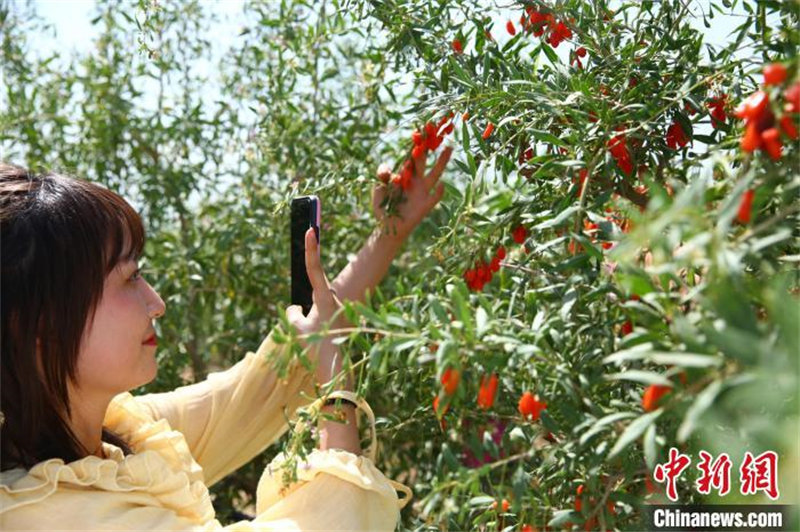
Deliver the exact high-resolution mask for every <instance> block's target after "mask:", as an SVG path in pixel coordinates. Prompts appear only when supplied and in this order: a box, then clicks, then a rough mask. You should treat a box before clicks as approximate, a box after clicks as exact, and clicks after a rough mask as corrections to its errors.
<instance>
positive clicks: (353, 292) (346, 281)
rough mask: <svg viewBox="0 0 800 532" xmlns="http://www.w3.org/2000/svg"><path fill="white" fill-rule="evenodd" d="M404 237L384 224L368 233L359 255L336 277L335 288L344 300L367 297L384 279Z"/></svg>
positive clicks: (359, 299)
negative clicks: (390, 231)
mask: <svg viewBox="0 0 800 532" xmlns="http://www.w3.org/2000/svg"><path fill="white" fill-rule="evenodd" d="M403 242H404V239H403V238H402V237H399V236H393V235H389V234H388V233H385V232H384V231H383V230H382V229H381V228H378V229H376V230H375V231H373V232H372V234H370V235H369V237H367V241H366V242H365V243H364V246H363V247H362V248H361V250H360V251H359V252H358V255H356V257H355V258H354V259H353V260H352V261H350V263H349V264H348V265H347V266H345V267H344V269H343V270H342V271H341V272H340V273H339V275H338V276H337V277H336V279H335V280H334V281H333V283H332V286H333V289H334V290H336V295H338V296H339V299H341V300H342V301H357V302H359V303H361V302H363V301H364V298H365V297H366V293H367V290H370V291H371V290H374V289H375V287H376V286H378V285H379V284H380V282H381V280H383V278H384V276H385V275H386V272H387V271H388V270H389V266H390V265H391V264H392V260H394V258H395V256H396V255H397V253H398V251H400V248H401V247H402V246H403Z"/></svg>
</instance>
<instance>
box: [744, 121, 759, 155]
mask: <svg viewBox="0 0 800 532" xmlns="http://www.w3.org/2000/svg"><path fill="white" fill-rule="evenodd" d="M739 146H741V148H742V150H744V151H746V152H753V151H756V150H757V149H758V148H759V147H760V146H761V133H759V131H758V124H756V123H755V122H748V123H747V125H746V126H745V127H744V135H742V140H741V142H740V143H739Z"/></svg>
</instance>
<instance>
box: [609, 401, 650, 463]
mask: <svg viewBox="0 0 800 532" xmlns="http://www.w3.org/2000/svg"><path fill="white" fill-rule="evenodd" d="M663 412H664V409H663V408H659V409H658V410H655V411H653V412H650V413H649V414H645V415H643V416H642V417H640V418H639V419H637V420H636V421H634V422H633V423H631V424H630V425H628V428H626V429H625V431H624V432H623V433H622V435H621V436H620V437H619V439H618V440H617V442H616V443H615V444H614V447H612V448H611V452H609V453H608V458H609V459H611V458H614V457H615V456H617V455H618V454H619V453H621V452H622V451H623V450H624V449H625V448H626V447H627V446H628V445H630V444H631V443H633V441H634V440H636V439H637V438H638V437H639V436H641V435H642V433H643V432H644V431H645V430H647V428H648V427H649V426H650V425H652V424H653V423H655V421H656V419H658V418H659V416H661V414H662V413H663Z"/></svg>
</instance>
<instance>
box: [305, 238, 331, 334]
mask: <svg viewBox="0 0 800 532" xmlns="http://www.w3.org/2000/svg"><path fill="white" fill-rule="evenodd" d="M306 271H307V272H308V280H309V281H311V288H312V289H313V290H314V304H315V305H316V306H317V307H318V308H319V310H320V315H321V316H322V317H323V318H324V319H328V318H330V315H329V314H332V313H333V309H334V308H335V304H336V301H335V300H334V299H333V294H332V293H331V288H330V284H329V283H328V279H327V278H326V277H325V272H323V271H322V261H321V259H320V253H319V244H318V243H317V237H316V235H315V233H314V229H313V228H309V230H308V231H306Z"/></svg>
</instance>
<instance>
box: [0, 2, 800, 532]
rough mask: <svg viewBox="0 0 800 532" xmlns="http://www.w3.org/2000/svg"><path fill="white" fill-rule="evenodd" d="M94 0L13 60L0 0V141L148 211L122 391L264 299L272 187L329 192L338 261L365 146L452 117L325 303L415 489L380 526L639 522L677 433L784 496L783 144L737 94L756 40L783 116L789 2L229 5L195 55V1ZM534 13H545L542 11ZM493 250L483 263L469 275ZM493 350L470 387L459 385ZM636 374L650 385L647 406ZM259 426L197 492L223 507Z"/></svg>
mask: <svg viewBox="0 0 800 532" xmlns="http://www.w3.org/2000/svg"><path fill="white" fill-rule="evenodd" d="M526 9H527V11H526ZM96 11H97V18H96V19H95V20H94V21H93V22H94V24H95V26H96V27H97V29H98V37H97V40H96V45H97V47H96V50H94V51H92V52H91V53H89V54H85V55H80V56H75V57H67V56H66V55H65V54H62V53H60V52H59V51H54V52H52V54H51V55H47V56H45V57H37V56H35V55H34V54H32V49H33V41H35V35H36V32H42V31H44V28H43V23H42V21H41V19H39V18H37V17H36V15H35V13H33V12H32V10H31V9H30V8H26V7H24V6H22V5H17V4H9V3H8V2H7V1H2V0H0V30H2V31H0V35H2V39H3V40H2V62H0V76H1V77H2V78H1V79H2V80H3V84H2V85H3V87H4V88H3V94H2V95H0V102H1V103H2V104H3V105H2V106H0V150H2V151H1V152H0V156H2V158H3V159H10V160H12V161H17V162H20V163H25V164H28V165H30V166H34V167H37V168H42V167H52V168H59V169H64V170H67V171H69V172H71V173H74V174H76V175H80V176H84V177H86V178H89V179H92V180H96V181H99V182H101V183H104V184H107V185H108V186H110V187H112V188H114V189H116V190H118V191H120V192H121V193H123V194H124V195H125V196H126V197H127V198H129V199H130V200H131V201H132V202H133V203H134V205H136V206H137V208H139V209H140V211H141V212H142V213H143V216H144V218H145V220H146V223H147V225H148V232H149V238H150V239H149V241H148V246H147V268H148V269H149V270H150V271H151V275H150V280H151V281H153V282H154V285H155V287H156V289H157V290H159V292H160V293H161V294H162V296H163V297H164V299H165V301H166V303H167V308H168V312H167V316H166V317H165V318H164V319H163V320H161V332H160V334H161V336H162V338H163V339H164V342H163V344H164V345H165V346H166V347H165V348H163V349H162V350H161V351H160V354H159V364H160V373H159V377H158V379H157V380H156V381H155V382H154V383H152V384H151V385H149V386H148V387H147V390H162V389H170V388H174V387H175V386H178V385H180V384H181V383H183V382H186V381H194V380H197V379H201V378H203V377H204V376H205V375H206V374H207V373H208V371H210V370H213V369H215V368H218V367H227V366H229V365H230V364H232V363H234V362H235V361H236V360H238V359H239V358H240V357H241V356H242V355H243V350H247V349H250V350H252V349H255V347H256V346H257V345H258V343H259V341H260V340H261V338H262V337H263V336H264V335H265V334H266V333H267V332H268V331H269V330H270V329H271V328H272V327H273V326H274V325H275V324H276V323H277V322H278V319H279V315H280V313H281V311H282V309H283V308H284V307H285V306H286V305H287V303H286V302H287V301H288V288H289V287H288V275H287V267H286V265H287V264H288V256H287V255H288V252H287V250H286V249H285V247H284V246H278V245H272V244H273V243H274V242H285V241H288V237H287V235H286V229H287V227H286V226H287V223H286V218H287V216H286V214H287V209H286V207H287V202H288V200H289V198H290V197H292V196H294V195H298V194H300V193H305V192H308V191H314V192H315V193H317V194H319V195H320V196H321V197H322V198H323V204H324V206H323V209H324V214H323V218H324V220H325V225H324V226H323V234H324V237H323V239H324V240H323V242H324V247H323V253H324V255H325V257H326V261H327V270H328V272H329V274H331V275H332V274H333V272H335V271H338V269H340V268H341V267H342V266H344V265H345V264H346V262H347V256H348V254H349V253H353V252H354V250H355V249H357V247H358V246H359V245H360V243H361V242H362V241H363V239H364V238H365V237H366V235H367V234H368V233H369V232H370V230H371V229H372V228H373V226H374V222H373V221H372V220H371V217H370V214H369V209H368V205H369V197H368V195H369V192H370V189H371V188H372V185H373V184H374V183H375V182H376V180H375V178H373V177H372V176H373V175H374V174H375V170H376V168H377V166H378V163H379V162H383V161H391V162H393V163H396V167H397V168H399V167H400V164H401V163H402V162H403V160H404V159H405V158H406V157H407V156H408V153H409V151H410V150H411V147H412V145H411V142H410V140H407V139H410V135H411V132H412V130H413V129H415V128H422V126H423V124H424V123H426V122H428V121H436V120H439V119H440V118H441V117H443V116H445V115H447V113H450V112H454V113H455V118H454V124H455V126H456V127H455V131H454V132H453V134H452V135H450V136H449V139H450V141H452V142H454V143H456V144H457V145H458V147H459V148H458V152H457V154H456V155H455V156H454V161H453V163H451V166H452V168H451V169H450V170H449V172H448V185H447V191H446V195H445V199H444V200H443V201H442V205H441V207H440V208H439V209H438V210H437V212H435V213H434V214H433V215H432V216H431V217H429V219H428V220H426V221H425V222H424V223H423V224H422V226H421V227H420V228H419V229H418V230H417V231H416V232H415V233H414V234H413V235H412V237H411V238H410V240H409V241H408V243H407V244H406V246H405V248H404V252H403V254H402V255H401V256H400V257H399V258H398V259H397V260H396V261H395V265H394V266H393V269H392V270H391V272H390V275H389V277H388V278H387V280H386V281H385V282H384V283H383V284H382V285H381V287H380V290H378V291H377V292H376V293H375V294H373V296H372V297H371V298H370V300H369V301H368V302H367V304H365V305H348V307H347V313H348V315H349V317H350V318H351V321H353V322H354V323H357V324H358V325H359V330H358V331H356V332H354V333H353V334H352V335H351V336H350V337H349V338H348V341H347V343H346V344H345V347H344V348H345V349H347V351H348V352H349V353H350V356H351V359H352V363H353V367H354V368H355V370H356V371H357V375H358V376H359V385H358V386H359V390H360V391H362V392H363V393H364V394H365V395H366V397H367V399H368V400H369V402H370V404H371V405H372V407H373V409H374V410H375V411H376V413H377V414H378V415H379V431H378V438H379V440H380V443H381V456H380V460H379V462H380V463H379V464H378V466H379V468H380V469H381V470H382V471H384V472H385V473H386V474H387V476H389V477H390V478H395V479H397V480H399V481H402V482H404V483H406V484H408V485H409V486H410V487H411V488H412V489H413V490H414V492H415V500H414V502H413V504H411V505H409V507H407V508H408V509H407V510H404V512H403V527H404V528H407V529H454V530H462V529H463V530H467V529H469V530H472V529H489V528H491V529H498V528H509V529H512V530H518V529H520V526H521V525H522V524H525V523H527V524H531V525H535V526H537V527H539V528H542V527H543V526H544V525H545V524H547V523H548V522H549V523H550V526H552V527H557V526H562V525H563V524H564V523H565V522H567V521H569V522H571V523H574V524H576V526H580V527H581V528H583V527H584V525H586V526H587V528H591V527H593V526H597V527H599V528H602V529H606V528H613V527H617V528H622V529H625V528H637V527H641V522H640V519H641V516H642V511H641V505H642V504H643V503H644V502H645V501H646V500H649V501H654V500H663V499H662V498H661V497H662V496H661V495H660V494H659V493H655V494H649V495H648V494H647V490H646V488H645V483H646V481H649V480H650V479H649V478H648V477H649V475H651V474H652V471H653V468H654V466H655V464H656V463H661V462H664V461H665V459H666V457H667V451H668V450H669V449H670V448H671V447H678V448H679V449H681V451H682V452H684V453H686V454H688V455H690V456H691V457H693V459H695V460H697V459H698V453H699V451H700V450H701V449H705V450H708V451H709V452H711V453H712V454H714V455H716V454H719V453H721V452H727V453H729V454H730V455H731V457H732V459H733V461H734V464H735V466H738V464H739V463H740V460H741V457H742V456H743V455H744V452H745V451H750V452H752V453H753V454H758V453H760V452H762V451H764V450H768V449H772V450H776V451H777V452H778V453H779V455H780V467H781V469H780V480H781V484H780V488H781V501H785V500H789V501H796V500H797V498H798V493H797V484H796V483H794V482H793V480H795V479H796V476H797V471H798V461H799V460H800V457H799V456H798V449H797V445H796V443H795V441H794V440H795V439H796V434H797V433H798V428H799V427H798V399H797V389H798V371H799V368H798V356H797V355H798V353H800V333H798V331H800V327H798V325H799V324H800V306H798V281H799V279H798V275H797V267H796V265H797V261H798V257H800V249H799V248H798V213H799V212H800V203H798V188H799V187H800V172H798V160H800V158H798V145H797V142H796V141H792V140H791V139H788V138H786V137H783V138H784V141H783V142H784V145H783V151H782V155H781V157H780V158H779V159H778V160H773V158H772V157H770V156H769V155H768V153H767V152H766V151H754V152H748V151H745V150H742V149H740V137H741V136H742V121H740V120H737V119H736V118H734V116H733V109H734V108H735V107H736V105H737V104H738V103H739V102H740V101H742V100H744V99H745V98H746V97H747V96H748V95H750V94H751V93H752V92H754V91H755V90H757V89H758V88H759V85H760V84H761V81H762V78H761V70H762V67H763V66H764V65H766V64H770V63H774V62H780V63H783V64H784V65H786V66H787V67H788V79H787V80H786V81H785V82H783V83H782V84H781V85H779V86H770V87H766V88H765V90H767V91H768V93H769V95H770V102H771V103H770V105H771V109H772V110H773V111H774V113H775V114H776V116H778V117H780V116H781V115H782V114H783V113H784V111H783V109H782V105H783V103H784V102H785V101H786V97H785V96H784V92H785V90H786V89H787V88H788V87H790V86H791V85H792V84H793V83H797V81H798V75H799V74H798V59H797V47H798V44H800V32H798V30H797V28H798V22H799V21H798V18H800V4H798V3H797V2H792V1H790V2H774V1H767V0H746V1H734V0H719V1H712V2H682V1H677V0H666V1H661V2H653V1H642V2H603V1H598V2H581V1H577V0H558V1H551V2H543V1H539V0H536V1H530V2H521V3H515V4H513V5H512V4H502V5H495V4H490V3H475V2H466V1H463V0H448V1H442V2H413V1H402V0H391V1H389V0H387V1H379V0H373V1H371V2H365V1H360V0H354V1H351V2H340V1H338V0H336V1H325V2H323V3H317V2H306V1H293V0H283V1H281V2H249V3H247V4H246V6H245V13H246V23H245V24H244V26H243V27H242V28H241V29H240V31H239V33H238V35H237V36H236V38H235V39H232V40H231V42H232V45H231V47H230V49H227V50H225V51H224V52H223V53H221V54H220V55H219V57H216V56H215V55H214V53H213V46H212V41H210V40H209V35H213V34H211V33H210V32H212V31H213V30H214V28H215V27H217V25H218V24H219V21H218V20H215V18H214V16H213V15H212V14H211V13H210V12H209V10H208V5H207V4H204V3H202V2H199V1H197V0H194V1H186V2H155V1H152V2H151V1H145V0H140V1H139V2H134V1H133V0H119V1H111V0H107V1H103V2H100V3H99V5H98V6H97V10H96ZM533 13H537V14H538V15H536V16H534V15H533ZM729 13H735V14H737V15H736V17H737V20H739V21H740V23H741V24H740V25H739V26H738V27H737V28H733V31H732V32H731V33H730V38H729V40H728V42H727V44H726V45H724V46H712V45H709V44H707V43H705V41H704V39H705V32H704V31H702V29H699V28H698V26H699V24H698V22H700V21H702V23H703V24H705V26H706V27H709V26H713V25H714V24H715V23H716V20H717V19H718V18H719V17H720V16H722V15H724V14H729ZM520 15H522V16H523V17H524V20H525V23H524V24H521V23H520V22H519V17H520ZM546 15H552V17H553V18H552V20H551V21H549V22H544V23H543V22H541V20H545V19H542V17H545V16H546ZM507 20H509V21H510V22H511V24H512V26H513V27H514V28H515V35H514V36H513V37H512V36H510V35H509V32H507V30H506V28H505V26H506V22H507ZM533 20H536V21H538V22H531V21H533ZM558 22H561V23H562V24H563V28H567V29H568V30H569V32H570V33H571V36H569V37H565V38H564V40H561V37H558V38H554V37H553V34H554V32H555V31H556V28H561V29H559V30H558V31H560V32H561V33H562V34H564V31H565V30H564V29H563V28H562V26H558ZM537 34H539V35H537ZM564 35H565V34H564ZM456 40H457V41H458V45H455V44H454V41H456ZM581 48H582V49H583V51H582V52H580V53H579V49H581ZM215 69H217V70H218V75H212V72H213V73H217V72H215ZM465 112H466V113H468V114H469V117H468V118H466V117H464V116H463V114H464V113H465ZM795 113H796V110H795ZM793 117H794V120H795V122H794V123H795V124H797V114H794V115H793ZM489 123H491V124H493V125H494V129H493V131H491V132H490V134H486V135H484V134H483V133H484V132H485V131H486V128H487V125H488V124H489ZM676 124H677V126H676ZM680 133H682V134H683V136H684V137H686V138H685V139H683V138H682V136H681V134H680ZM749 190H752V191H754V197H753V200H752V207H750V208H749V209H748V212H747V214H748V216H743V214H744V213H743V212H742V208H741V207H742V197H743V194H745V192H746V191H749ZM520 226H521V227H523V228H524V230H523V233H524V234H523V235H522V238H521V239H518V238H517V236H518V235H519V233H518V234H517V235H513V236H512V230H514V229H515V228H519V227H520ZM518 240H523V241H524V242H523V243H522V244H519V243H517V241H518ZM499 246H503V247H504V249H506V250H507V255H506V256H505V257H504V258H503V259H502V260H501V261H500V268H499V271H497V272H493V273H494V276H493V279H492V280H490V281H489V282H487V283H486V284H485V285H483V286H481V287H480V288H477V287H476V286H475V285H474V283H470V282H465V280H464V278H463V277H464V275H465V273H466V272H467V271H468V270H475V269H477V268H482V267H485V266H486V265H488V264H490V262H491V260H492V257H493V256H495V254H496V250H497V248H498V247H499ZM476 288H477V289H476ZM629 331H630V332H629ZM448 369H450V370H451V371H452V370H458V371H459V372H460V373H459V374H460V381H459V382H458V384H457V387H456V390H455V392H454V393H452V394H448V393H445V391H444V390H443V386H442V384H441V382H442V381H441V379H442V377H443V376H444V374H445V371H446V370H448ZM491 374H497V375H498V377H499V379H498V390H497V394H496V397H494V401H493V405H492V406H491V407H490V408H476V405H477V396H478V393H479V388H480V387H481V382H482V379H484V378H485V377H487V376H489V375H491ZM451 375H452V374H451ZM446 380H448V382H449V378H448V379H446ZM651 385H660V386H668V387H670V388H671V390H670V391H669V393H667V394H666V395H664V396H663V398H662V399H661V401H660V403H658V404H654V405H652V407H651V406H649V404H648V407H647V409H645V408H643V405H642V395H643V393H644V391H645V389H646V388H647V387H648V386H651ZM525 392H531V393H533V394H537V395H538V396H539V397H540V398H541V399H542V400H543V401H544V402H546V405H547V406H546V408H545V409H544V410H543V411H542V412H541V415H540V416H539V418H538V419H528V420H526V419H523V417H522V416H521V415H520V414H519V412H518V410H517V406H518V405H517V401H518V399H519V398H520V397H521V396H522V395H523V393H525ZM435 397H438V400H439V403H438V405H439V407H438V408H437V411H436V412H438V415H437V413H436V412H434V409H433V407H432V401H433V400H434V398H435ZM646 410H647V411H646ZM301 425H303V424H301ZM298 427H300V425H298ZM420 434H424V435H425V437H424V438H420V437H419V436H420ZM302 437H304V434H300V433H299V432H295V433H292V434H290V436H289V437H288V438H285V439H284V440H283V442H282V444H283V445H287V444H288V445H290V444H291V442H292V441H294V440H295V439H296V438H302ZM276 451H277V448H272V449H270V450H268V451H267V452H266V453H265V454H264V455H263V456H261V457H259V458H258V459H257V460H255V461H254V462H253V463H251V464H249V465H248V466H247V467H245V468H243V469H242V470H240V472H238V473H237V474H236V475H234V476H232V477H231V478H229V479H226V480H225V481H223V482H221V483H220V484H219V485H218V486H216V487H215V488H214V494H215V497H216V499H215V505H216V507H217V509H218V511H219V515H220V518H221V520H222V521H223V522H224V521H225V520H226V518H227V517H228V516H230V515H231V513H230V512H231V511H232V509H233V508H234V507H235V508H247V506H248V504H251V503H252V497H253V496H254V493H255V483H256V481H257V480H258V476H259V474H260V470H261V469H263V467H264V465H265V463H266V462H267V461H268V460H269V458H270V457H271V456H273V455H274V454H275V452H276ZM692 469H695V468H694V467H693V468H692ZM696 474H697V472H696V471H693V472H689V471H687V473H686V475H684V478H683V479H682V480H681V482H680V484H679V491H680V495H681V501H682V502H703V501H705V502H714V501H717V500H720V501H724V502H726V503H728V502H733V501H740V502H754V501H759V500H761V499H759V498H758V497H753V496H741V495H738V494H732V495H729V496H727V497H724V498H715V497H713V496H702V495H700V494H699V493H697V491H696V490H695V489H694V488H693V486H692V484H691V483H690V482H691V481H692V480H693V478H694V477H695V476H696ZM733 477H734V478H733V479H732V480H733V482H734V492H736V486H738V484H737V483H736V482H737V480H738V479H737V478H736V471H735V470H734V472H733ZM581 485H583V486H584V488H582V490H583V491H584V493H586V494H588V495H590V497H587V498H586V499H585V500H586V501H589V502H587V503H586V504H583V505H582V508H581V510H580V511H577V510H575V500H576V491H577V489H578V487H579V486H581ZM501 499H507V500H508V501H509V502H510V506H509V508H508V510H507V511H502V507H501V508H500V510H501V511H499V512H498V511H497V510H494V509H492V508H491V505H492V502H493V501H499V500H501ZM608 501H611V502H612V506H611V508H613V511H611V510H609V508H608V505H607V503H608ZM251 508H252V507H251ZM794 519H795V523H796V522H797V521H796V520H797V517H796V516H795V517H794Z"/></svg>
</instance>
